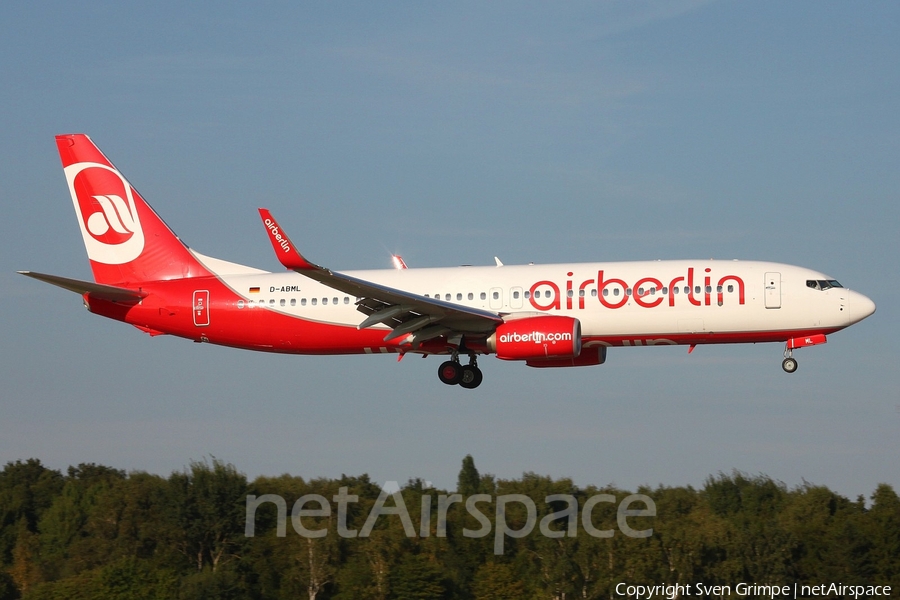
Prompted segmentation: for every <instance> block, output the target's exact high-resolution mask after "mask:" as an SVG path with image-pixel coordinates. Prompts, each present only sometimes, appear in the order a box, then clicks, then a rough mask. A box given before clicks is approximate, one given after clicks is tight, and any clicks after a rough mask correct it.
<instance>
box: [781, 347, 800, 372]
mask: <svg viewBox="0 0 900 600" xmlns="http://www.w3.org/2000/svg"><path fill="white" fill-rule="evenodd" d="M781 368H782V369H784V372H785V373H793V372H794V371H796V370H797V359H796V358H794V349H793V348H791V347H790V345H788V344H785V348H784V360H783V361H781Z"/></svg>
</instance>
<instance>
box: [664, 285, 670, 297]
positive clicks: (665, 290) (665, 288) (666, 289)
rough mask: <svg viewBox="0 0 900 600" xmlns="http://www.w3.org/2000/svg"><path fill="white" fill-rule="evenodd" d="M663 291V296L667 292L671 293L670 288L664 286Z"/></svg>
mask: <svg viewBox="0 0 900 600" xmlns="http://www.w3.org/2000/svg"><path fill="white" fill-rule="evenodd" d="M662 293H663V296H665V295H666V294H668V293H669V288H667V287H664V288H663V289H662Z"/></svg>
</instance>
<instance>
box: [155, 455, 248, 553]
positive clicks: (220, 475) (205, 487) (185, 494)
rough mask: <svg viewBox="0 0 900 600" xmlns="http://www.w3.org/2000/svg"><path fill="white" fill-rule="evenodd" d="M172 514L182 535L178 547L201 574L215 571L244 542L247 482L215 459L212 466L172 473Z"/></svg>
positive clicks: (199, 464) (195, 466)
mask: <svg viewBox="0 0 900 600" xmlns="http://www.w3.org/2000/svg"><path fill="white" fill-rule="evenodd" d="M169 484H170V486H171V488H172V500H173V504H174V506H172V507H171V508H172V511H173V513H174V514H175V516H176V521H177V523H178V526H179V528H180V529H181V531H182V532H183V535H182V537H181V542H180V544H179V546H180V548H181V551H182V553H183V554H184V555H185V556H187V557H188V558H189V559H190V560H191V561H192V562H193V563H194V566H195V567H196V569H197V570H198V571H202V570H203V568H204V567H206V566H209V567H211V568H212V570H213V571H216V570H217V569H218V568H219V567H220V566H221V564H222V563H224V562H226V561H228V560H229V559H231V558H233V557H234V552H235V551H236V550H237V548H238V546H239V545H240V544H241V543H242V542H243V540H244V509H245V505H246V496H247V478H246V477H245V476H244V475H242V474H240V473H238V472H237V470H236V469H235V468H234V466H233V465H227V464H225V463H223V462H221V461H219V460H216V459H215V458H214V459H213V462H212V466H210V465H209V464H207V463H206V462H205V461H204V462H196V461H195V462H192V463H191V467H190V470H186V471H184V472H183V473H173V474H172V476H171V477H170V478H169Z"/></svg>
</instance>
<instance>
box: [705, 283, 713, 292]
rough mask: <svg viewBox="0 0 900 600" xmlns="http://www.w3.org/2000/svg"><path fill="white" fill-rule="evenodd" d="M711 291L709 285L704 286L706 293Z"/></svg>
mask: <svg viewBox="0 0 900 600" xmlns="http://www.w3.org/2000/svg"><path fill="white" fill-rule="evenodd" d="M711 291H712V286H711V285H708V286H706V293H707V294H708V293H710V292H711Z"/></svg>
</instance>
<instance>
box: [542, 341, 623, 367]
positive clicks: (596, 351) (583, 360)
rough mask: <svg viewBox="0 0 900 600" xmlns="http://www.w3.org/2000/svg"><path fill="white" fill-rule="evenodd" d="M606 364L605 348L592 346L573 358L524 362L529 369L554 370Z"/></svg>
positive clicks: (583, 349)
mask: <svg viewBox="0 0 900 600" xmlns="http://www.w3.org/2000/svg"><path fill="white" fill-rule="evenodd" d="M605 362H606V346H592V347H590V348H582V349H581V354H579V355H578V356H576V357H574V358H534V359H531V360H526V361H525V364H526V365H528V366H529V367H538V368H541V369H543V368H556V367H593V366H595V365H602V364H603V363H605Z"/></svg>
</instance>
